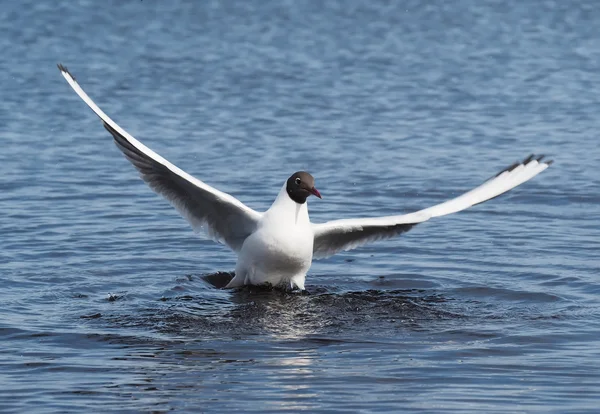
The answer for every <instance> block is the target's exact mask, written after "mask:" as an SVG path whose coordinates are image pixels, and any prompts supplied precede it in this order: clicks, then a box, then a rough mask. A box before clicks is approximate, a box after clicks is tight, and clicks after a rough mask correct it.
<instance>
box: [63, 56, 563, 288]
mask: <svg viewBox="0 0 600 414" xmlns="http://www.w3.org/2000/svg"><path fill="white" fill-rule="evenodd" d="M58 69H59V70H60V72H61V74H62V76H63V77H64V78H65V79H66V80H67V82H68V83H69V85H71V87H72V88H73V90H74V91H75V92H76V93H77V95H79V97H80V98H81V99H82V100H83V101H84V102H85V103H86V104H87V105H88V106H89V107H90V108H91V110H92V111H94V113H95V114H96V115H97V116H98V117H99V118H100V120H101V121H102V123H103V125H104V128H106V129H107V130H108V132H110V134H111V135H112V136H113V138H114V142H115V144H116V145H117V147H118V148H119V149H120V150H121V151H122V152H123V154H124V155H125V157H126V158H127V159H128V160H129V161H130V162H131V163H132V164H133V166H134V167H135V168H136V169H137V170H138V171H139V173H140V176H141V178H142V179H143V180H144V181H145V182H146V183H147V184H148V185H149V186H150V188H151V189H152V190H154V191H155V192H156V193H158V194H160V195H162V196H163V197H164V198H165V199H167V200H168V201H169V202H170V203H171V204H172V205H173V206H174V207H175V208H176V209H177V211H178V212H179V213H180V214H181V215H182V216H183V217H184V218H185V219H186V220H187V221H188V222H189V223H190V224H191V226H192V228H193V229H194V230H196V231H199V230H201V229H204V230H205V231H206V233H207V234H208V236H209V237H210V238H211V239H213V240H214V241H217V242H219V243H222V244H225V245H227V246H228V247H229V248H230V249H231V250H233V251H234V252H235V253H236V254H237V263H236V266H235V276H234V277H233V279H232V280H231V281H230V282H229V284H227V286H225V288H236V287H241V286H244V285H270V286H272V287H279V288H283V289H286V290H294V289H300V290H304V284H305V280H306V273H307V272H308V270H309V269H310V266H311V264H312V261H313V259H320V258H326V257H330V256H332V255H334V254H336V253H338V252H341V251H346V250H351V249H355V248H357V247H360V246H363V245H365V244H367V243H371V242H375V241H378V240H383V239H389V238H392V237H395V236H398V235H399V234H402V233H405V232H407V231H409V230H410V229H412V228H413V227H414V226H416V225H417V224H419V223H423V222H425V221H427V220H429V219H431V218H434V217H441V216H445V215H448V214H452V213H457V212H459V211H462V210H465V209H467V208H469V207H472V206H474V205H476V204H480V203H483V202H484V201H488V200H491V199H492V198H495V197H497V196H499V195H501V194H503V193H505V192H507V191H509V190H511V189H513V188H515V187H517V186H518V185H520V184H523V183H524V182H526V181H529V180H530V179H532V178H533V177H535V176H536V175H538V174H539V173H541V172H542V171H544V170H545V169H546V168H548V167H549V166H550V165H551V164H552V161H543V159H544V156H535V155H530V156H529V157H527V158H526V159H524V160H523V161H521V162H517V163H515V164H513V165H511V166H510V167H508V168H505V169H504V170H502V171H500V172H499V173H498V174H497V175H495V176H494V177H492V178H490V179H489V180H487V181H485V182H484V183H483V184H481V185H480V186H479V187H476V188H474V189H473V190H471V191H468V192H466V193H464V194H462V195H460V196H458V197H456V198H453V199H451V200H448V201H446V202H444V203H441V204H437V205H434V206H433V207H429V208H426V209H423V210H420V211H417V212H414V213H409V214H403V215H394V216H385V217H373V218H357V219H341V220H333V221H328V222H326V223H312V222H311V221H310V219H309V216H308V206H307V204H308V203H307V200H308V198H309V197H310V196H315V197H318V198H322V197H321V193H320V192H319V190H317V189H316V188H315V179H314V178H313V176H312V175H311V174H309V173H308V172H305V171H298V172H295V173H294V174H292V175H291V176H290V177H289V178H288V179H287V180H286V181H285V182H284V183H283V186H282V187H281V189H280V190H279V194H277V197H276V198H275V201H274V202H273V204H272V205H271V207H269V209H268V210H267V211H265V212H262V213H261V212H257V211H255V210H253V209H251V208H250V207H248V206H246V205H245V204H243V203H242V202H241V201H239V200H238V199H236V198H235V197H233V196H231V195H229V194H227V193H224V192H222V191H219V190H217V189H216V188H214V187H211V186H210V185H208V184H206V183H204V182H203V181H200V180H199V179H197V178H195V177H193V176H191V175H190V174H188V173H186V172H185V171H183V170H181V169H179V168H178V167H176V166H175V165H173V164H171V163H170V162H169V161H167V160H166V159H164V158H163V157H161V156H160V155H158V154H157V153H155V152H154V151H152V150H151V149H150V148H148V147H147V146H145V145H144V144H142V143H141V142H140V141H138V140H137V139H135V138H134V137H133V136H131V135H130V134H129V133H127V131H125V130H124V129H123V128H121V127H120V126H119V125H117V124H116V123H115V122H114V121H113V120H112V119H111V118H109V117H108V115H106V114H105V113H104V112H103V111H102V110H101V109H100V108H99V107H98V106H97V105H96V104H95V103H94V101H92V99H90V97H89V96H88V95H87V93H85V92H84V91H83V89H82V88H81V86H79V84H78V83H77V81H76V80H75V77H74V76H73V75H71V73H70V72H69V71H68V70H67V68H66V67H64V66H63V65H61V64H59V65H58Z"/></svg>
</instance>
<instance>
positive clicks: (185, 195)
mask: <svg viewBox="0 0 600 414" xmlns="http://www.w3.org/2000/svg"><path fill="white" fill-rule="evenodd" d="M58 68H59V69H60V72H61V74H62V75H63V77H64V78H65V79H66V80H67V82H69V85H71V87H72V88H73V90H74V91H75V92H76V93H77V95H79V97H80V98H81V99H83V101H84V102H85V103H86V104H87V105H88V106H89V107H90V108H91V109H92V111H94V112H95V113H96V115H98V117H100V119H101V120H102V123H103V124H104V127H105V128H106V129H107V130H108V132H110V133H111V134H112V136H113V137H114V140H115V144H116V145H117V147H118V148H119V149H120V150H121V151H122V152H123V154H125V157H127V159H128V160H129V161H131V163H132V164H133V165H134V166H135V168H137V170H138V171H139V172H140V175H141V177H142V179H143V180H144V181H145V182H146V183H148V185H149V186H150V188H152V189H153V190H154V191H155V192H157V193H158V194H160V195H162V196H163V197H164V198H166V199H167V200H168V201H169V202H170V203H171V204H172V205H173V206H174V207H175V208H176V209H177V211H179V213H180V214H181V215H182V216H183V217H185V218H186V219H187V220H188V221H189V222H190V224H191V225H192V227H193V228H194V230H200V229H201V228H204V229H205V230H206V232H207V233H208V235H209V237H211V238H212V239H213V240H215V241H219V242H221V243H225V244H227V245H228V246H229V247H230V248H231V249H232V250H234V251H239V250H240V249H241V247H242V243H243V242H244V240H245V239H246V237H247V236H248V235H249V234H251V233H252V232H253V231H254V230H255V229H256V226H257V223H258V221H259V220H260V217H261V216H262V214H261V213H258V212H256V211H254V210H252V209H251V208H249V207H247V206H246V205H244V204H243V203H242V202H241V201H239V200H238V199H236V198H235V197H232V196H231V195H229V194H227V193H224V192H222V191H219V190H217V189H215V188H213V187H211V186H209V185H207V184H205V183H203V182H202V181H200V180H198V179H197V178H194V177H192V176H191V175H189V174H188V173H186V172H185V171H183V170H181V169H179V168H177V167H176V166H175V165H173V164H171V163H170V162H169V161H167V160H165V159H164V158H163V157H161V156H160V155H158V154H157V153H155V152H154V151H152V150H151V149H149V148H148V147H146V146H145V145H144V144H142V143H141V142H139V141H138V140H137V139H135V138H134V137H132V136H131V135H130V134H129V133H127V131H125V130H124V129H122V128H121V127H120V126H119V125H117V124H116V123H115V122H114V121H113V120H112V119H110V118H109V117H108V116H107V115H106V114H105V113H104V112H103V111H102V110H101V109H100V108H99V107H98V106H97V105H96V104H95V103H94V101H92V100H91V99H90V97H89V96H88V95H87V94H86V93H85V92H84V91H83V89H81V87H80V86H79V84H78V83H77V81H76V80H75V78H74V77H73V75H71V74H70V73H69V71H68V70H67V68H66V67H64V66H63V65H58Z"/></svg>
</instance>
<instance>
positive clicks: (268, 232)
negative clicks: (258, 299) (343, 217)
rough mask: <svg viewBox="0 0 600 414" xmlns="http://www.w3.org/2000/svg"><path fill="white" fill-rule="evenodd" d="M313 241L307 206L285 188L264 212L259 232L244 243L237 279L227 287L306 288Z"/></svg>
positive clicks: (251, 235) (237, 268)
mask: <svg viewBox="0 0 600 414" xmlns="http://www.w3.org/2000/svg"><path fill="white" fill-rule="evenodd" d="M313 239H314V233H313V230H312V226H311V225H310V220H309V217H308V207H307V203H303V204H298V203H296V202H294V201H293V200H292V199H291V198H290V197H289V196H288V194H287V191H286V186H285V185H284V186H283V187H282V188H281V190H280V191H279V194H278V195H277V198H276V199H275V201H274V202H273V205H272V206H271V208H269V210H267V211H266V212H265V213H263V216H262V217H261V219H260V221H259V222H258V226H257V229H256V231H255V232H253V233H252V234H250V235H249V236H248V237H247V238H246V240H245V241H244V244H243V245H242V249H241V250H240V252H239V254H238V260H237V264H236V266H235V277H234V278H233V279H232V280H231V282H229V285H227V287H239V286H243V285H260V284H265V283H268V284H270V285H272V286H279V287H283V288H289V289H294V288H299V289H304V280H305V278H306V272H308V269H309V268H310V265H311V263H312V256H313Z"/></svg>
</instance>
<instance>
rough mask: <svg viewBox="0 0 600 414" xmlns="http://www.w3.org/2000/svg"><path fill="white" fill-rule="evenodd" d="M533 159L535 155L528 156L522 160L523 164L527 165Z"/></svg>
mask: <svg viewBox="0 0 600 414" xmlns="http://www.w3.org/2000/svg"><path fill="white" fill-rule="evenodd" d="M534 157H535V154H531V155H529V157H527V158H525V159H524V160H523V164H527V163H529V162H530V161H531V160H532V159H533V158H534Z"/></svg>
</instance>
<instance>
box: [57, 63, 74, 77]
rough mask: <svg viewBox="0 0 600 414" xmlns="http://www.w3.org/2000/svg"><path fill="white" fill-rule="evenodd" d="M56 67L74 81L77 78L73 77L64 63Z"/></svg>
mask: <svg viewBox="0 0 600 414" xmlns="http://www.w3.org/2000/svg"><path fill="white" fill-rule="evenodd" d="M56 66H57V67H58V70H60V71H61V72H62V73H66V74H67V75H69V76H70V77H71V78H73V80H75V76H73V74H72V73H71V72H69V69H67V67H66V66H65V65H63V64H62V63H59V64H58V65H56Z"/></svg>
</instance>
